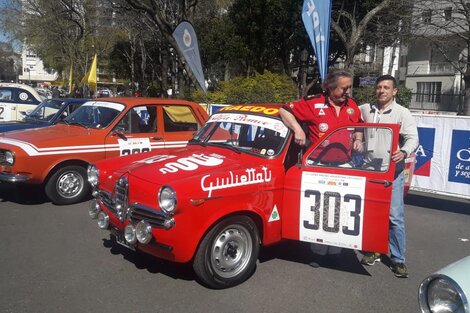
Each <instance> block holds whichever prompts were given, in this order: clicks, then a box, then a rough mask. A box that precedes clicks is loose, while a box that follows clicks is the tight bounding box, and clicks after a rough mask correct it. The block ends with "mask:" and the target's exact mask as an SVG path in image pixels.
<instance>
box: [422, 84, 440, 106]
mask: <svg viewBox="0 0 470 313" xmlns="http://www.w3.org/2000/svg"><path fill="white" fill-rule="evenodd" d="M441 88H442V82H422V83H417V89H418V90H417V93H416V101H417V102H431V103H440V102H441Z"/></svg>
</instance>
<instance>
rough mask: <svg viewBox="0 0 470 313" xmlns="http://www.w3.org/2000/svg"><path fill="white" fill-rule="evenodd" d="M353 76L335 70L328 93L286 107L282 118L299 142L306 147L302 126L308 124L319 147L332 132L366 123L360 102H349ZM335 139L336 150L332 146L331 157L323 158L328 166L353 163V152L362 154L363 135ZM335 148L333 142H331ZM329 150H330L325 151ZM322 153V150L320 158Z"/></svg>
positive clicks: (327, 85)
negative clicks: (351, 161)
mask: <svg viewBox="0 0 470 313" xmlns="http://www.w3.org/2000/svg"><path fill="white" fill-rule="evenodd" d="M352 81H353V76H352V74H351V73H350V72H348V71H346V70H341V69H335V70H332V71H331V72H329V73H328V75H327V77H326V78H325V81H324V82H323V89H324V93H322V94H318V95H314V96H307V97H305V98H303V99H300V100H298V101H295V102H290V103H287V104H285V105H284V106H283V107H282V108H281V110H280V114H281V118H282V121H283V122H284V124H286V125H287V126H288V127H289V128H290V129H291V130H292V131H293V132H294V139H295V142H296V143H297V144H299V145H301V146H305V144H306V135H305V132H304V130H303V129H302V127H301V125H300V123H306V124H307V127H308V132H309V139H310V142H311V144H314V143H316V142H317V141H318V140H319V139H320V138H321V137H322V136H323V135H324V134H325V133H326V132H327V131H328V130H329V129H331V128H333V127H335V126H336V125H339V124H344V123H359V122H362V118H361V111H360V110H359V108H358V106H357V104H356V102H355V101H354V100H353V99H351V98H349V96H350V93H351V87H352ZM344 135H345V136H342V137H340V136H335V137H336V138H335V142H336V144H337V145H336V146H331V147H330V148H332V149H330V151H327V152H326V151H325V152H326V154H327V155H323V156H322V159H321V160H322V161H324V162H325V161H326V162H332V163H333V162H336V163H340V162H343V163H344V162H347V161H348V160H350V159H351V151H352V149H354V150H357V151H362V133H361V132H356V133H352V132H351V133H348V134H346V133H345V134H344ZM330 144H331V142H330ZM325 148H326V147H325ZM320 152H321V151H320V150H318V153H319V154H322V153H320Z"/></svg>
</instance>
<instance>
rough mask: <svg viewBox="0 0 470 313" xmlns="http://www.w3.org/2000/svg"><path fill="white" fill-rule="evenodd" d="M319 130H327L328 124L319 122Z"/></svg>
mask: <svg viewBox="0 0 470 313" xmlns="http://www.w3.org/2000/svg"><path fill="white" fill-rule="evenodd" d="M318 130H319V131H321V132H322V133H324V132H326V131H327V130H328V124H327V123H320V124H318Z"/></svg>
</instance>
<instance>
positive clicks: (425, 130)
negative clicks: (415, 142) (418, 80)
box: [411, 113, 470, 199]
mask: <svg viewBox="0 0 470 313" xmlns="http://www.w3.org/2000/svg"><path fill="white" fill-rule="evenodd" d="M413 116H414V117H415V119H416V122H417V124H418V134H419V147H418V149H417V151H416V165H415V170H414V176H413V180H412V182H411V189H412V190H418V191H424V192H431V193H437V194H445V195H450V196H455V197H461V198H469V199H470V117H469V116H456V115H437V114H418V113H413Z"/></svg>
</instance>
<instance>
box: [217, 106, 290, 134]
mask: <svg viewBox="0 0 470 313" xmlns="http://www.w3.org/2000/svg"><path fill="white" fill-rule="evenodd" d="M221 110H222V109H221ZM208 122H222V124H223V123H238V124H245V125H252V126H259V127H263V128H267V129H270V130H273V131H276V132H279V135H280V136H281V137H282V138H285V137H286V135H287V131H288V129H287V127H286V126H285V125H284V124H283V123H282V122H280V121H279V120H276V119H273V118H269V117H265V116H257V115H249V114H234V113H216V114H213V115H211V117H210V118H209V120H208ZM224 126H225V128H224V129H226V128H227V127H228V128H230V127H231V125H230V124H227V125H224Z"/></svg>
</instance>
